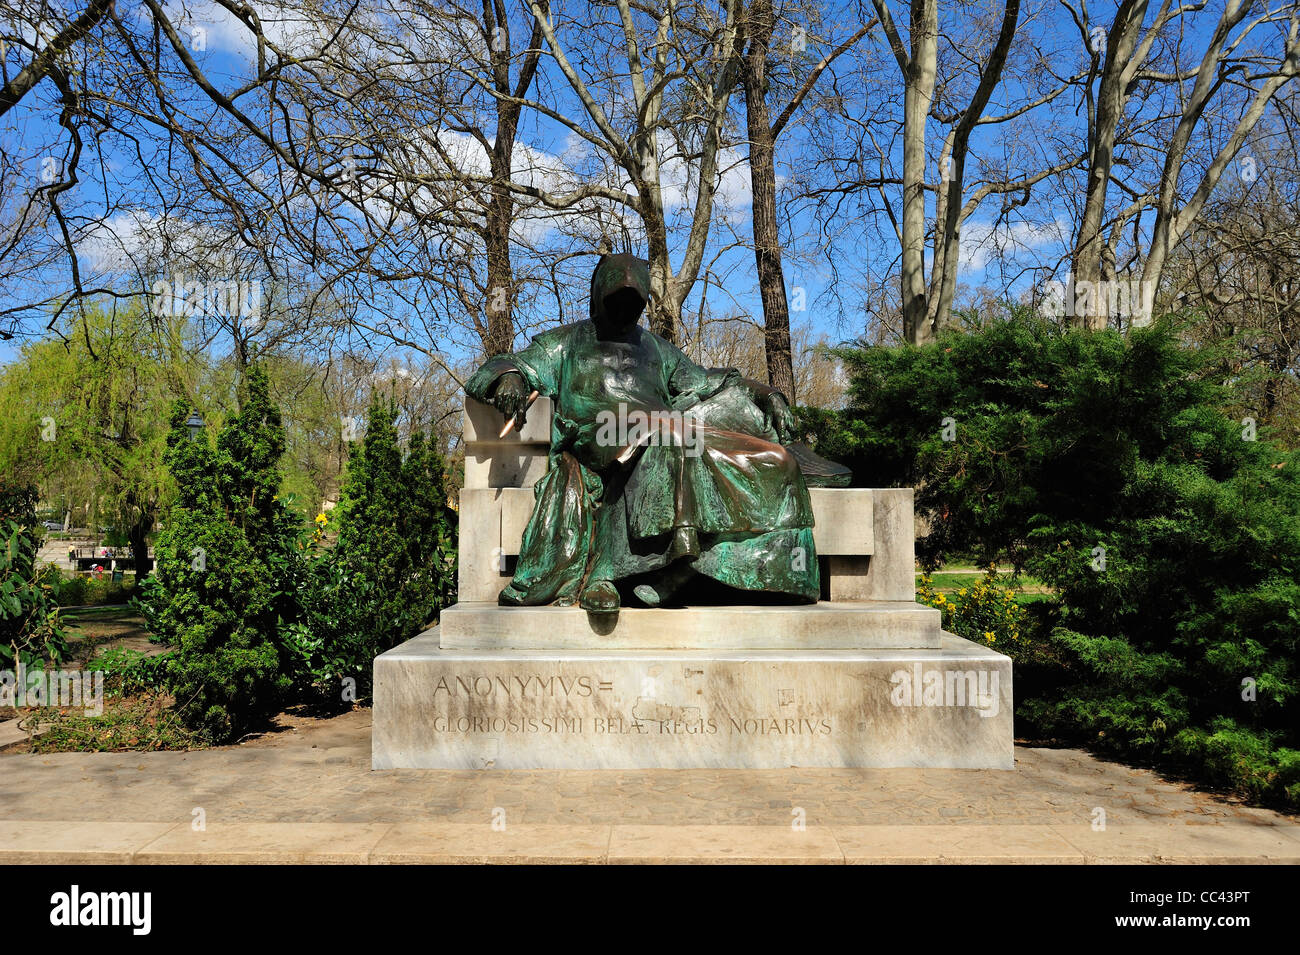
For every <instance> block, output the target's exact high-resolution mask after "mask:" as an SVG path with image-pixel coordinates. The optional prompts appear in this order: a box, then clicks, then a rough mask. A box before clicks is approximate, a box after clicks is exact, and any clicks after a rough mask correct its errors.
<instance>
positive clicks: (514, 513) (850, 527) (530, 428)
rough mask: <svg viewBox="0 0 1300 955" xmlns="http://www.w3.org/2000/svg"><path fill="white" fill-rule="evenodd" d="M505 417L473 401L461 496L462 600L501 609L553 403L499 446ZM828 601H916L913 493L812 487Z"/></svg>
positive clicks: (546, 402)
mask: <svg viewBox="0 0 1300 955" xmlns="http://www.w3.org/2000/svg"><path fill="white" fill-rule="evenodd" d="M502 423H503V418H502V417H501V413H500V412H499V411H497V410H496V409H495V408H493V407H492V406H491V405H487V404H483V403H482V402H479V401H475V400H474V399H472V398H470V399H466V401H465V411H464V440H465V486H464V488H463V490H462V491H461V493H460V579H459V594H458V599H459V600H461V601H494V600H496V598H497V594H499V593H500V592H501V588H502V587H504V586H505V585H506V584H507V583H509V581H510V578H511V576H512V575H513V574H514V564H515V560H514V558H516V557H517V556H518V554H519V547H520V542H521V540H522V539H523V533H524V527H525V526H526V525H527V524H528V518H529V517H530V516H531V514H532V511H533V485H534V484H535V483H536V482H537V480H538V478H540V477H541V476H542V474H544V473H545V471H546V459H547V454H548V452H549V450H550V437H551V400H550V399H549V398H538V399H537V401H536V402H535V403H534V404H533V406H532V408H530V409H529V411H528V420H527V422H526V423H525V424H524V426H523V428H521V429H517V430H515V431H512V432H511V433H510V434H508V435H506V436H505V437H504V438H499V437H498V434H500V431H501V425H502ZM809 493H810V495H811V497H812V506H813V516H814V519H815V521H816V524H815V526H814V528H813V540H814V541H815V543H816V545H817V558H818V560H819V561H820V570H821V581H822V599H823V600H829V601H868V600H872V601H877V600H884V601H907V602H911V601H913V600H915V599H916V577H915V573H916V571H915V551H914V540H915V534H914V527H913V517H912V489H911V488H811V489H810V491H809Z"/></svg>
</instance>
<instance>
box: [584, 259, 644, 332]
mask: <svg viewBox="0 0 1300 955" xmlns="http://www.w3.org/2000/svg"><path fill="white" fill-rule="evenodd" d="M621 289H632V290H634V291H635V292H636V293H637V294H638V295H640V296H641V301H642V302H649V301H650V263H649V262H647V261H646V260H645V259H638V258H637V257H636V256H635V255H631V254H629V253H626V252H620V253H618V254H617V255H602V256H601V257H600V261H599V262H597V263H596V268H595V269H594V270H593V271H592V273H591V318H592V320H593V321H595V320H596V319H598V318H604V317H605V297H606V296H607V295H612V294H613V293H614V292H617V291H620V290H621Z"/></svg>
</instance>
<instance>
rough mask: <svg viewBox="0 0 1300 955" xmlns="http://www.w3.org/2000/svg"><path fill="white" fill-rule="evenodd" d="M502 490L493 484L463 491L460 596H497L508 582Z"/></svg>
mask: <svg viewBox="0 0 1300 955" xmlns="http://www.w3.org/2000/svg"><path fill="white" fill-rule="evenodd" d="M500 493H501V492H500V491H499V490H496V489H493V488H465V489H464V490H462V491H461V492H460V541H461V548H460V559H459V562H458V569H457V593H458V594H459V596H460V599H461V600H495V599H496V597H497V594H499V593H500V592H501V588H502V587H503V586H505V584H504V582H503V580H502V572H503V570H504V567H505V564H504V556H503V555H502V553H501V501H500ZM471 544H472V546H467V545H471Z"/></svg>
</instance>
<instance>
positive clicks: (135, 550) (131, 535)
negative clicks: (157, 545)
mask: <svg viewBox="0 0 1300 955" xmlns="http://www.w3.org/2000/svg"><path fill="white" fill-rule="evenodd" d="M151 530H153V512H152V511H148V510H145V511H142V512H141V514H140V516H139V517H138V518H137V519H136V521H135V523H133V524H132V525H131V528H130V530H129V531H128V532H127V541H128V542H129V543H130V545H131V555H132V556H133V557H134V558H135V582H136V585H137V586H138V585H139V584H140V582H141V581H142V580H144V579H145V578H146V577H148V576H149V532H150V531H151Z"/></svg>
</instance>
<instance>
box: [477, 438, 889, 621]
mask: <svg viewBox="0 0 1300 955" xmlns="http://www.w3.org/2000/svg"><path fill="white" fill-rule="evenodd" d="M507 451H508V454H512V455H513V454H515V453H516V452H515V451H514V449H507ZM468 460H469V459H468V458H467V459H466V468H467V469H468V468H469V466H470V465H469V463H468ZM512 460H513V459H512ZM539 460H540V462H541V463H540V467H541V470H540V471H539V472H538V473H537V474H536V475H534V476H533V478H532V480H529V481H528V482H527V485H528V486H520V487H501V488H500V490H499V494H498V498H497V499H498V500H499V501H500V502H501V547H502V549H504V550H505V552H506V553H507V554H518V553H519V544H520V541H521V540H522V539H523V536H524V528H525V527H526V526H528V518H529V517H530V516H531V515H532V513H533V503H534V496H533V489H532V487H531V484H532V481H533V480H536V478H537V477H540V476H541V474H542V472H544V471H545V470H546V458H545V454H544V453H543V456H542V457H541V458H540V459H539ZM485 466H486V465H485ZM493 466H494V467H495V466H497V465H496V462H495V461H494V462H493ZM510 467H514V465H510ZM511 473H512V474H513V472H511ZM503 479H504V477H503ZM466 486H467V487H476V486H478V485H471V484H470V483H469V481H468V478H467V479H466ZM483 486H487V485H483ZM879 493H886V494H892V493H893V489H886V490H885V491H884V492H881V491H876V490H873V489H871V488H824V487H814V488H809V489H808V495H809V497H810V498H811V499H812V506H813V519H814V520H815V521H816V525H815V526H814V527H813V542H814V543H815V544H816V545H817V555H818V556H819V557H827V556H831V555H840V554H845V555H857V554H870V553H872V551H873V549H874V547H875V520H874V518H873V505H872V501H873V499H874V496H875V495H876V494H879ZM909 519H910V517H909ZM909 555H910V552H909V554H904V555H901V559H903V560H909V559H910V556H909ZM911 566H912V565H911V564H910V563H909V564H908V568H909V570H910V569H911ZM899 599H902V598H899Z"/></svg>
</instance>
